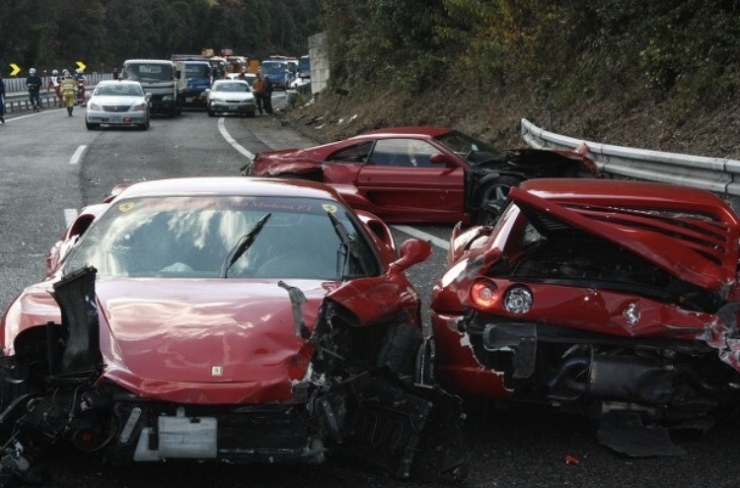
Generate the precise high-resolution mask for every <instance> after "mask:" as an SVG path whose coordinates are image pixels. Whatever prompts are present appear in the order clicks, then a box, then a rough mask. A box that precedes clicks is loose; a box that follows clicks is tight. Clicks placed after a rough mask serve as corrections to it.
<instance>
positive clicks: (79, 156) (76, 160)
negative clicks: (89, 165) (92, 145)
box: [69, 144, 87, 164]
mask: <svg viewBox="0 0 740 488" xmlns="http://www.w3.org/2000/svg"><path fill="white" fill-rule="evenodd" d="M86 149H87V146H86V145H84V144H83V145H82V146H80V147H78V148H77V150H76V151H75V153H74V154H73V155H72V157H71V158H70V160H69V164H77V163H79V162H80V160H81V159H82V155H83V154H85V150H86Z"/></svg>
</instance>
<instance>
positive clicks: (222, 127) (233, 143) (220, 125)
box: [218, 117, 254, 160]
mask: <svg viewBox="0 0 740 488" xmlns="http://www.w3.org/2000/svg"><path fill="white" fill-rule="evenodd" d="M218 131H219V132H220V133H221V135H222V136H223V138H224V139H226V142H228V143H229V144H231V146H232V147H233V148H234V149H236V150H237V151H239V152H240V153H242V154H243V155H244V156H246V157H248V158H249V159H252V160H253V159H254V154H252V153H251V152H249V151H247V150H246V148H244V146H242V145H241V144H239V143H238V142H236V141H235V140H234V138H233V137H231V134H229V131H227V130H226V124H225V123H224V118H223V117H219V119H218Z"/></svg>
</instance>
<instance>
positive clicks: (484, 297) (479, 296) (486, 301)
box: [470, 278, 499, 308]
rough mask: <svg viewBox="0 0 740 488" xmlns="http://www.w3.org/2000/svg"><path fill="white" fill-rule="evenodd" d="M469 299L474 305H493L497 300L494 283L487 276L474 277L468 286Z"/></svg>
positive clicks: (496, 290)
mask: <svg viewBox="0 0 740 488" xmlns="http://www.w3.org/2000/svg"><path fill="white" fill-rule="evenodd" d="M470 299H471V300H472V302H473V304H474V305H475V306H476V307H481V308H491V307H493V306H494V305H496V303H497V302H498V300H499V293H498V287H497V286H496V283H494V282H493V281H491V280H489V279H488V278H478V279H476V280H475V281H474V282H473V286H471V287H470Z"/></svg>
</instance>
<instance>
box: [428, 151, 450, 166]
mask: <svg viewBox="0 0 740 488" xmlns="http://www.w3.org/2000/svg"><path fill="white" fill-rule="evenodd" d="M429 162H430V163H431V164H433V165H439V166H452V165H453V163H452V160H450V158H449V157H447V155H446V154H442V153H437V154H432V155H431V156H429Z"/></svg>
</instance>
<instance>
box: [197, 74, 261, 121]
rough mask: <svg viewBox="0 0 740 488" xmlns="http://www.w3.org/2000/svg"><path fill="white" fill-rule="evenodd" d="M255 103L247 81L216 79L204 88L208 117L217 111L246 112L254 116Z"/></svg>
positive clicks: (213, 115)
mask: <svg viewBox="0 0 740 488" xmlns="http://www.w3.org/2000/svg"><path fill="white" fill-rule="evenodd" d="M256 109H257V103H256V102H255V100H254V93H252V87H251V86H249V83H247V82H246V81H242V80H228V79H227V80H217V81H215V82H214V83H213V86H212V87H211V89H210V90H206V110H207V111H208V115H209V116H210V117H215V116H216V114H217V113H234V114H246V115H248V116H249V117H254V113H255V110H256Z"/></svg>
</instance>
